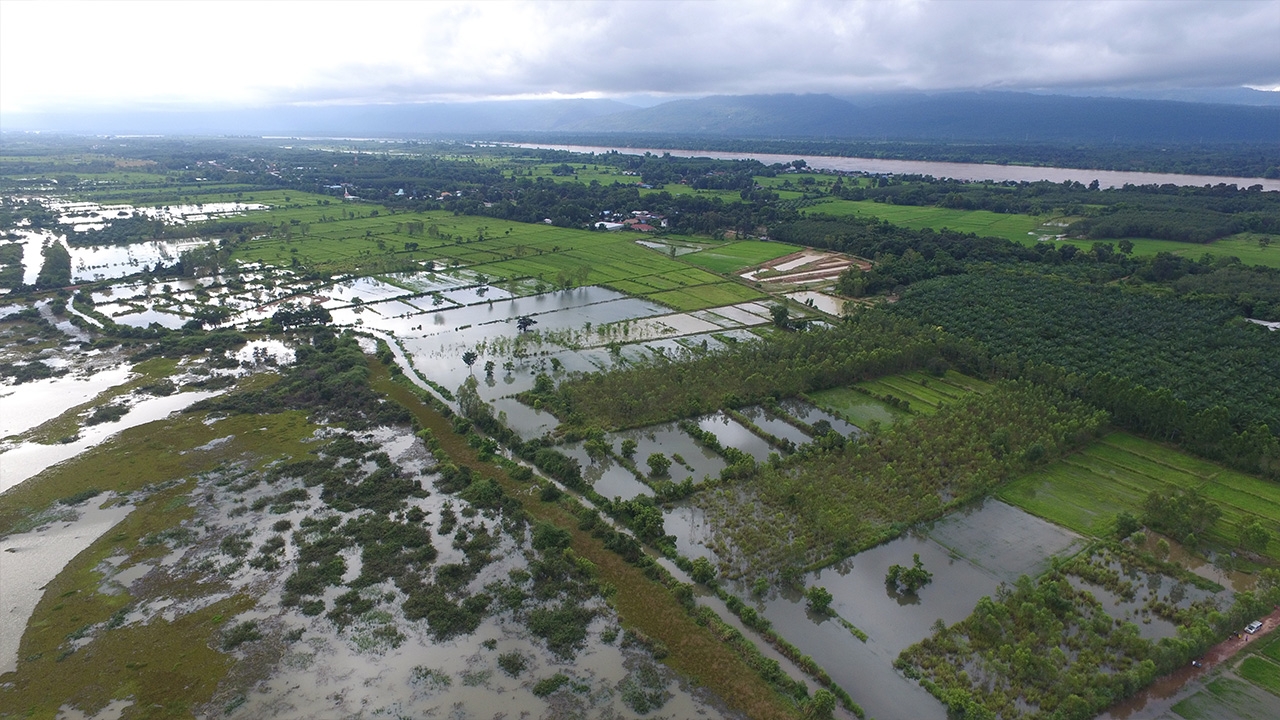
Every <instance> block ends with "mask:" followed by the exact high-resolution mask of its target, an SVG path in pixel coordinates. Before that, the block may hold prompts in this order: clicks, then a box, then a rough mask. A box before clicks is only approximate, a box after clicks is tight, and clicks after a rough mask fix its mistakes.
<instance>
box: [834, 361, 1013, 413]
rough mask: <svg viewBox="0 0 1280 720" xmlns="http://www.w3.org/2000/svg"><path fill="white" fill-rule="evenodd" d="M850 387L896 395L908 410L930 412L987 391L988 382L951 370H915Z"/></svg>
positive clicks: (989, 387) (891, 395) (989, 386)
mask: <svg viewBox="0 0 1280 720" xmlns="http://www.w3.org/2000/svg"><path fill="white" fill-rule="evenodd" d="M854 387H859V388H863V389H864V390H867V391H868V392H870V393H871V394H872V395H877V396H881V397H884V396H888V397H893V398H897V399H898V400H899V401H901V402H905V403H907V406H908V407H909V408H910V409H911V410H912V411H915V412H918V413H921V414H924V415H932V414H934V413H935V412H937V411H938V408H939V407H941V406H942V405H944V404H947V403H953V402H956V401H957V400H960V399H962V398H964V397H965V396H966V395H971V394H973V393H984V392H986V391H988V390H990V389H991V384H990V383H987V382H983V381H982V380H977V379H975V378H971V377H968V376H967V375H961V374H960V373H958V372H956V371H954V370H948V371H947V374H946V375H944V376H943V377H937V376H934V375H930V374H929V373H926V372H921V371H919V370H917V371H914V372H909V373H902V374H900V375H889V376H888V377H882V378H877V379H875V380H868V381H866V382H860V383H858V384H857V385H855V386H854Z"/></svg>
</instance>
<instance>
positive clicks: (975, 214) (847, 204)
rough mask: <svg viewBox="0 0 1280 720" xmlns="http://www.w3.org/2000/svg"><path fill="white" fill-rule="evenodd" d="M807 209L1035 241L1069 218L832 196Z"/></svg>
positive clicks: (916, 227)
mask: <svg viewBox="0 0 1280 720" xmlns="http://www.w3.org/2000/svg"><path fill="white" fill-rule="evenodd" d="M806 211H807V212H812V213H821V214H825V215H832V216H836V217H843V216H847V215H866V216H869V217H874V218H876V219H879V220H888V221H889V222H891V223H893V224H894V225H900V226H902V227H907V228H911V229H913V230H923V229H924V228H931V229H933V230H942V229H944V228H945V229H948V230H954V231H956V232H964V233H974V234H976V235H982V236H991V237H1000V238H1005V239H1006V240H1012V241H1014V242H1019V243H1024V242H1026V241H1028V240H1031V241H1034V240H1035V239H1036V236H1037V235H1041V236H1044V235H1055V234H1058V233H1060V232H1062V229H1063V228H1064V227H1065V226H1066V221H1065V219H1064V218H1062V217H1043V216H1039V217H1037V216H1031V215H1021V214H1008V213H995V212H992V211H990V210H961V209H952V208H946V207H937V206H929V205H923V206H922V205H890V204H888V203H883V202H873V201H871V200H857V201H853V200H830V201H827V202H824V203H822V204H820V205H814V206H812V207H810V208H807V209H806Z"/></svg>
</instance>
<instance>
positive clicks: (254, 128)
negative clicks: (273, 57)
mask: <svg viewBox="0 0 1280 720" xmlns="http://www.w3.org/2000/svg"><path fill="white" fill-rule="evenodd" d="M632 109H634V106H632V105H625V104H623V103H620V102H615V101H613V100H509V101H491V102H470V103H405V104H395V105H329V106H286V107H272V108H256V109H237V110H216V111H160V110H157V111H137V112H104V113H94V114H72V113H42V114H13V115H6V116H5V118H4V129H5V130H41V131H46V132H66V133H84V134H115V135H127V134H139V135H140V134H161V135H291V136H298V135H311V136H344V137H356V136H358V137H414V136H425V135H440V134H456V133H484V132H494V131H497V130H523V131H530V132H533V131H537V132H549V131H557V130H564V129H567V128H569V127H572V126H573V125H575V124H576V123H579V122H582V121H584V120H586V119H588V118H592V117H595V116H598V115H607V114H616V113H619V112H622V111H626V110H632Z"/></svg>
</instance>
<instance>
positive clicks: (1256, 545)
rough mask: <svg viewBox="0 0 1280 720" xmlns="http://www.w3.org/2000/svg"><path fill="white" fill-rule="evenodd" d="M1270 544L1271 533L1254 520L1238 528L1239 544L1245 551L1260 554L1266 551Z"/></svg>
mask: <svg viewBox="0 0 1280 720" xmlns="http://www.w3.org/2000/svg"><path fill="white" fill-rule="evenodd" d="M1270 543H1271V533H1270V532H1268V531H1267V529H1266V528H1265V527H1263V526H1262V523H1261V522H1259V521H1257V520H1254V521H1253V522H1251V523H1249V524H1248V525H1245V526H1244V527H1242V528H1240V544H1241V545H1242V546H1243V547H1244V548H1245V549H1247V550H1252V551H1254V552H1257V553H1262V552H1266V551H1267V545H1269V544H1270Z"/></svg>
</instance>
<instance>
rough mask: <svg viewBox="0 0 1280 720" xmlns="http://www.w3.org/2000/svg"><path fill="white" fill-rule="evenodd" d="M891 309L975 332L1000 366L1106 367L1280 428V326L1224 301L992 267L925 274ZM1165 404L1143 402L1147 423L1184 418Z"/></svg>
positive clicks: (1240, 421)
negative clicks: (1240, 313)
mask: <svg viewBox="0 0 1280 720" xmlns="http://www.w3.org/2000/svg"><path fill="white" fill-rule="evenodd" d="M892 312H893V313H895V314H901V315H905V316H909V317H912V318H914V319H916V320H918V321H919V322H921V323H923V324H926V325H930V326H933V325H937V326H941V327H943V328H946V329H947V331H948V332H951V333H954V334H956V335H959V336H962V337H967V338H971V339H973V340H976V341H977V342H979V343H981V344H983V345H984V346H985V347H987V348H989V349H990V352H991V354H992V356H993V362H994V363H995V364H996V366H997V371H998V372H1003V371H1002V370H999V369H998V368H999V366H1000V365H1001V363H1010V362H1011V363H1013V364H1017V363H1019V362H1027V361H1031V362H1035V363H1042V364H1047V365H1054V366H1057V367H1060V368H1063V369H1064V370H1066V371H1067V372H1069V373H1075V374H1077V375H1079V376H1081V377H1083V378H1091V377H1093V376H1096V375H1100V374H1104V373H1105V374H1110V375H1112V376H1114V377H1115V378H1119V379H1121V380H1124V381H1126V382H1128V383H1130V384H1132V385H1134V386H1141V387H1143V388H1145V389H1147V390H1149V391H1152V392H1155V393H1161V394H1164V395H1165V396H1167V398H1168V399H1169V400H1181V401H1183V402H1185V403H1186V408H1187V409H1189V410H1190V411H1192V412H1199V411H1204V410H1209V409H1211V408H1226V409H1225V410H1223V411H1222V412H1224V413H1225V414H1226V420H1227V422H1228V423H1229V424H1228V425H1227V428H1226V429H1228V430H1230V429H1234V430H1236V431H1242V430H1246V429H1248V428H1250V427H1252V426H1253V425H1254V424H1255V423H1263V424H1264V425H1266V426H1267V427H1269V428H1270V431H1271V433H1273V434H1276V433H1280V385H1277V384H1276V383H1275V378H1277V377H1280V336H1278V335H1276V334H1274V333H1269V332H1267V330H1266V329H1265V328H1262V327H1259V326H1257V325H1253V324H1250V323H1245V322H1242V321H1239V320H1237V319H1235V318H1236V310H1235V309H1234V308H1233V307H1231V306H1230V305H1227V304H1226V303H1222V302H1216V301H1212V300H1203V299H1192V298H1177V297H1169V296H1161V295H1154V294H1150V293H1144V292H1134V291H1131V290H1126V289H1123V288H1119V287H1113V286H1099V285H1092V284H1086V283H1080V282H1075V281H1071V280H1068V279H1064V278H1061V277H1047V276H1043V275H1036V274H1018V273H1013V272H992V273H988V274H984V275H979V274H977V273H972V274H967V275H957V276H953V277H946V278H937V279H933V280H929V281H927V282H922V283H919V284H917V285H914V286H912V288H911V289H910V290H909V291H908V292H907V293H905V294H904V295H903V297H902V299H901V301H900V302H898V303H897V304H895V305H894V306H893V308H892ZM1099 400H1102V398H1099ZM1151 400H1154V401H1158V398H1151ZM1107 404H1110V403H1107ZM1107 404H1104V405H1102V406H1103V407H1106V406H1107ZM1166 404H1167V403H1166ZM1164 411H1174V408H1173V407H1167V408H1161V409H1160V411H1157V410H1155V409H1154V408H1153V409H1152V410H1151V411H1150V412H1142V411H1140V413H1141V414H1142V415H1145V416H1149V417H1150V422H1151V423H1152V425H1151V426H1150V427H1149V428H1148V429H1145V430H1143V431H1142V432H1145V433H1150V432H1152V431H1155V430H1156V429H1157V428H1158V427H1160V426H1162V425H1163V426H1165V427H1168V428H1169V429H1174V428H1175V427H1177V426H1179V425H1180V424H1181V421H1180V420H1179V419H1178V418H1175V417H1170V418H1165V419H1163V420H1161V419H1160V418H1159V417H1158V412H1164ZM1183 412H1184V413H1185V410H1184V411H1183Z"/></svg>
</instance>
